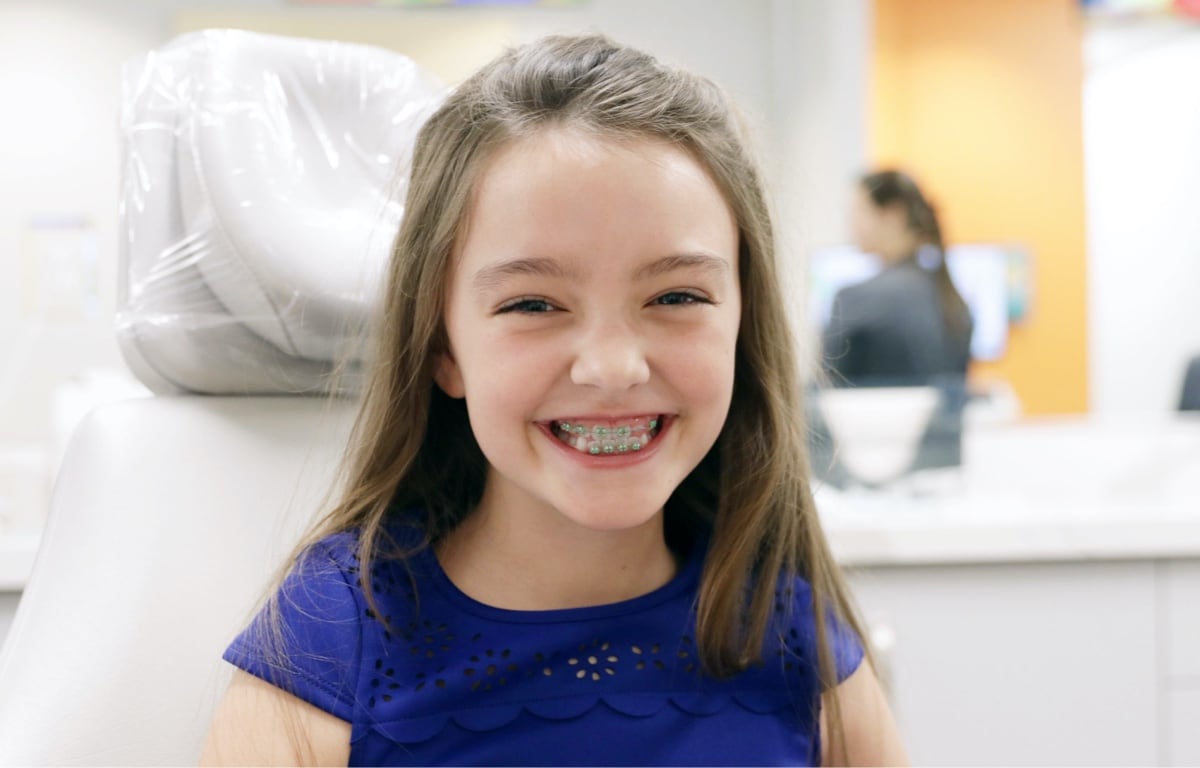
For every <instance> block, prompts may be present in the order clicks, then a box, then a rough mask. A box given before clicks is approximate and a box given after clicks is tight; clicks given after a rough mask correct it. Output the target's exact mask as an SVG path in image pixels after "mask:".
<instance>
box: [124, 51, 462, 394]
mask: <svg viewBox="0 0 1200 768" xmlns="http://www.w3.org/2000/svg"><path fill="white" fill-rule="evenodd" d="M122 85H123V103H122V115H121V137H122V152H123V158H122V173H123V178H122V190H121V241H120V250H121V259H122V265H121V281H122V283H121V286H120V287H121V293H120V309H119V312H118V317H117V322H118V328H117V332H118V338H119V341H120V343H121V349H122V352H123V354H124V356H125V359H126V362H127V363H128V365H129V366H130V368H131V369H132V370H133V372H134V374H135V375H137V376H138V378H140V379H141V380H142V381H143V382H144V383H145V384H146V385H147V386H148V387H150V388H151V389H152V390H154V391H155V392H158V393H172V392H200V393H211V394H266V393H298V394H302V393H319V392H324V391H327V390H328V389H329V388H330V384H331V380H330V374H331V373H332V372H333V371H334V370H335V369H338V368H339V367H340V368H341V371H342V373H343V374H344V375H342V376H339V377H338V379H337V383H336V386H337V388H338V389H340V390H342V391H347V390H349V391H352V390H354V389H355V388H356V387H357V383H358V375H357V367H358V363H359V362H360V359H361V352H362V350H361V349H360V347H359V344H360V343H361V339H362V334H361V330H362V327H363V326H364V323H365V321H366V320H367V318H368V317H369V315H370V314H371V312H372V310H373V308H374V306H375V304H376V300H377V296H378V289H379V287H380V284H381V282H382V274H383V267H384V265H385V263H386V261H387V256H388V252H389V249H390V246H391V244H392V240H393V239H394V237H395V233H396V229H397V227H398V225H399V221H400V215H401V213H402V211H401V206H402V202H403V199H404V192H405V189H406V187H407V182H408V171H409V160H410V157H411V151H412V146H413V143H414V141H415V138H416V134H417V131H418V130H419V129H420V127H421V124H422V123H423V122H424V120H425V119H426V118H427V117H428V115H429V114H430V113H431V112H432V111H433V109H434V108H436V106H437V104H438V103H439V102H440V101H441V99H442V97H443V95H444V93H445V89H444V88H443V87H442V86H441V85H440V84H439V83H438V82H436V80H435V79H434V78H433V77H432V76H431V75H429V74H427V73H425V72H424V71H422V70H421V69H420V68H418V67H417V66H416V64H414V63H413V62H412V61H411V60H410V59H408V58H406V57H404V56H402V55H400V54H397V53H393V52H390V51H386V50H383V49H379V48H374V47H370V46H364V45H352V44H347V43H336V42H324V41H314V40H303V39H292V38H285V37H276V36H270V35H260V34H253V33H249V32H241V31H233V30H210V31H206V32H199V33H193V34H189V35H185V36H182V37H180V38H177V39H175V40H174V41H172V42H171V43H169V44H167V45H166V46H164V47H163V48H161V49H159V50H156V51H152V52H151V53H149V54H147V55H145V56H142V57H140V58H138V59H137V60H135V61H133V62H130V63H129V64H127V65H126V66H125V68H124V71H123V75H122Z"/></svg>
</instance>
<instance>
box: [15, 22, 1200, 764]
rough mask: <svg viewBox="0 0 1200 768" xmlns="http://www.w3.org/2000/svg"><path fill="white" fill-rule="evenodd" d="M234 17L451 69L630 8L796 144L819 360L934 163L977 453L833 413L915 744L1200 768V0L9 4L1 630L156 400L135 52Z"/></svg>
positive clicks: (649, 33) (885, 653) (843, 531)
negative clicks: (966, 321) (60, 506)
mask: <svg viewBox="0 0 1200 768" xmlns="http://www.w3.org/2000/svg"><path fill="white" fill-rule="evenodd" d="M208 28H239V29H247V30H253V31H259V32H269V33H275V34H283V35H291V36H299V37H311V38H319V39H339V40H346V41H356V42H366V43H371V44H374V45H378V46H382V47H386V48H391V49H394V50H398V51H400V52H403V53H405V54H407V55H409V56H411V57H412V58H414V59H415V60H416V61H417V62H418V63H419V64H421V65H423V66H425V67H426V68H428V69H429V70H431V71H432V72H434V73H436V74H437V75H439V76H440V77H441V78H442V79H443V80H444V81H446V82H447V83H454V82H456V81H457V80H460V79H461V78H462V77H464V76H465V75H466V74H467V73H469V72H471V71H472V70H473V69H474V68H475V67H477V66H478V65H479V64H481V63H483V62H484V61H486V60H488V59H490V58H491V57H492V56H493V55H494V54H495V53H497V52H498V51H499V50H500V49H501V48H502V47H504V46H505V45H508V44H512V43H518V42H522V41H526V40H530V39H533V38H536V37H539V36H541V35H543V34H547V33H551V32H580V31H600V32H604V33H606V34H608V35H610V36H612V37H614V38H617V39H619V40H621V41H624V42H629V43H632V44H635V45H638V46H640V47H643V48H645V49H648V50H649V51H651V52H653V53H655V54H657V55H659V56H660V57H662V58H664V59H666V60H668V61H671V62H674V63H677V64H680V65H682V66H685V67H687V68H690V69H693V70H696V71H699V72H701V73H703V74H706V75H708V76H709V77H711V78H712V79H714V80H715V81H717V82H718V83H720V84H721V85H723V86H724V87H725V88H726V89H727V90H728V91H729V92H730V93H731V94H732V95H733V97H734V98H735V100H736V101H737V102H738V103H739V104H740V106H741V107H742V109H743V111H744V115H745V118H746V121H747V124H748V125H749V126H750V129H751V132H752V133H753V135H754V138H755V140H756V143H757V151H758V153H759V155H760V156H761V158H762V159H763V165H764V168H765V170H766V172H767V175H768V180H769V183H770V186H771V193H772V197H773V201H772V202H773V207H774V210H775V214H776V220H777V223H778V227H779V237H780V242H781V250H780V258H781V260H782V262H783V264H784V267H785V272H786V280H787V286H788V291H789V296H790V297H791V298H792V300H793V304H792V306H793V310H794V311H793V316H794V320H795V324H796V330H797V338H798V340H799V343H800V344H801V353H802V359H803V360H804V361H805V371H806V373H808V374H809V375H810V378H812V379H813V381H816V380H818V379H819V378H820V377H819V375H818V373H819V371H820V363H819V359H820V348H819V343H818V338H819V332H820V330H821V326H822V324H823V323H824V322H826V321H827V315H828V307H829V304H830V302H831V301H832V298H833V296H834V295H835V293H836V291H837V290H839V289H841V288H843V287H844V286H847V285H850V284H853V283H855V282H857V281H860V280H863V279H865V278H866V277H868V276H869V275H870V274H872V271H873V269H874V268H873V267H872V266H871V265H869V264H864V262H863V260H862V256H863V254H861V253H858V252H857V251H856V250H855V249H854V247H853V246H852V245H851V236H850V231H849V210H850V206H851V200H852V191H853V187H854V183H855V180H856V179H857V178H858V177H859V176H860V175H861V174H862V173H864V172H866V171H868V170H872V169H876V168H884V167H895V168H901V169H903V170H905V171H907V172H909V173H911V174H912V175H913V176H914V177H915V178H916V179H917V180H919V182H920V183H921V186H922V188H923V189H924V191H925V193H926V195H927V196H928V197H929V199H930V200H931V202H933V203H934V205H935V206H936V208H937V210H938V212H939V215H940V216H941V223H942V228H943V232H944V235H945V240H946V242H947V244H948V246H949V248H948V252H947V258H948V259H951V260H952V262H953V263H951V264H950V266H951V268H952V269H951V271H952V273H954V276H955V280H956V284H957V285H958V288H959V291H960V292H961V293H962V294H963V296H964V298H965V299H966V300H967V303H968V305H969V306H970V307H971V309H972V312H973V314H974V316H975V323H976V329H975V330H976V334H977V336H976V337H975V338H973V340H972V342H973V343H972V357H973V359H972V361H971V363H970V367H969V370H968V374H967V390H968V400H967V405H966V410H965V411H964V416H963V421H962V424H961V430H962V434H961V436H960V437H959V438H956V439H961V441H962V443H961V444H962V459H961V461H955V462H953V466H950V467H943V468H941V469H940V470H938V471H933V472H930V471H926V472H921V471H915V470H917V469H919V462H918V463H913V462H912V461H911V458H912V457H911V449H912V442H913V439H912V435H911V434H909V433H911V432H912V430H913V429H916V427H913V428H909V430H908V432H904V429H903V428H902V427H896V430H893V431H892V432H888V431H887V430H883V431H880V430H879V429H878V426H879V424H880V423H881V422H886V421H887V417H886V416H880V417H878V418H876V417H874V416H873V417H872V418H871V419H868V420H869V421H871V423H870V424H861V423H853V424H847V423H846V422H845V421H844V420H843V419H841V417H839V416H837V415H836V414H835V411H834V410H833V406H832V405H831V406H830V408H831V410H829V411H827V413H826V415H827V416H829V418H830V425H829V426H830V436H829V440H830V441H831V442H830V445H831V446H832V450H833V453H834V454H837V455H839V456H841V457H842V458H844V459H846V460H847V465H848V466H852V467H853V466H859V467H863V466H867V465H869V464H871V462H872V461H875V460H878V462H882V463H883V464H884V465H888V466H891V465H894V466H895V471H893V472H884V475H881V476H880V477H881V478H882V479H881V480H880V479H879V478H876V479H875V480H871V481H869V482H868V480H869V478H868V477H867V474H866V472H867V470H863V473H864V474H862V475H861V476H859V477H858V478H857V479H856V478H854V477H850V479H849V480H845V479H844V478H843V480H844V481H843V482H836V483H835V482H832V481H831V482H830V483H829V484H828V485H825V484H821V485H819V487H818V500H819V502H821V504H822V506H823V514H824V515H825V516H826V519H827V525H828V529H829V531H830V536H831V539H832V540H833V543H834V548H835V551H837V552H838V554H839V556H840V557H841V559H842V561H843V562H844V563H845V564H846V566H847V567H848V568H850V569H851V570H852V573H853V574H854V579H855V583H856V585H857V586H858V588H859V598H860V600H861V601H862V603H863V608H864V611H865V613H866V615H867V616H868V620H869V622H870V623H871V625H872V627H873V628H874V629H873V633H874V634H875V637H874V640H875V641H876V645H877V646H878V648H879V649H880V658H881V660H882V661H881V666H882V667H883V668H884V670H883V671H884V672H885V673H886V675H885V676H886V679H887V681H888V683H889V685H890V686H891V690H892V694H893V700H894V704H895V706H896V708H897V713H898V716H899V718H900V720H901V725H902V727H904V728H905V731H906V734H907V735H908V738H909V740H910V742H911V748H912V752H913V757H914V759H915V760H917V761H918V762H922V763H958V764H965V763H974V764H995V763H1006V764H1049V763H1055V764H1067V763H1077V764H1150V763H1158V764H1189V763H1193V764H1194V763H1200V658H1197V655H1196V652H1195V650H1194V649H1195V648H1200V615H1198V613H1200V611H1198V609H1197V608H1196V607H1195V606H1197V605H1200V464H1198V463H1197V462H1198V461H1200V424H1198V423H1197V422H1196V421H1195V419H1194V418H1192V417H1190V416H1189V414H1188V413H1187V412H1186V411H1185V405H1186V403H1185V402H1184V380H1185V371H1186V370H1187V366H1188V363H1189V361H1190V360H1192V359H1193V358H1195V357H1197V356H1200V300H1197V295H1198V294H1200V215H1198V211H1197V202H1196V199H1197V197H1196V192H1195V190H1196V182H1197V178H1198V177H1200V140H1198V137H1200V98H1198V96H1197V85H1196V82H1197V80H1196V78H1197V74H1198V73H1200V3H1196V2H1189V1H1187V0H1174V1H1173V2H1172V1H1171V0H1159V1H1157V2H1156V1H1153V0H1142V1H1141V2H1135V1H1134V0H1124V2H1122V1H1120V0H1108V1H1104V0H1098V1H1094V2H1083V1H1081V0H738V1H737V2H731V1H730V0H543V1H542V2H536V1H531V0H524V1H521V0H512V1H509V2H506V1H505V0H490V1H488V0H473V1H472V0H457V1H455V0H440V1H439V0H390V1H389V0H377V1H376V2H368V1H366V0H362V1H359V2H355V1H354V0H340V1H338V0H328V1H327V2H321V1H320V0H207V1H205V0H37V1H36V2H34V1H33V0H28V1H25V0H0V104H3V105H4V107H3V109H2V110H0V112H2V114H3V117H2V118H0V637H2V636H3V634H4V632H5V631H6V630H7V627H8V624H9V623H10V622H11V619H12V615H13V611H14V610H15V606H16V605H17V603H18V601H19V598H20V593H21V589H22V587H23V585H24V581H25V579H26V578H27V576H28V572H29V569H30V564H31V563H32V559H33V557H34V554H35V552H36V548H37V542H38V538H39V535H40V531H41V528H42V525H43V522H44V519H45V511H46V509H47V508H48V505H49V499H50V494H51V491H52V486H53V478H54V474H55V471H56V469H57V466H58V462H59V460H60V458H61V455H62V452H63V450H64V447H65V445H66V442H67V440H68V438H69V435H70V433H71V431H72V429H73V428H74V427H75V425H76V424H78V422H79V419H80V418H81V417H82V415H83V414H84V413H86V412H87V411H88V410H90V409H91V408H93V407H95V406H96V405H99V404H102V403H105V402H110V401H114V400H120V399H125V398H129V397H141V396H146V395H148V393H147V392H146V390H145V388H144V387H142V385H141V384H139V383H138V382H137V380H136V379H134V378H133V377H132V376H131V375H130V374H129V373H128V371H127V368H126V366H125V364H124V363H123V361H122V358H121V354H120V352H119V350H118V346H117V342H116V337H115V335H114V329H113V321H114V316H115V314H116V312H117V310H118V309H119V308H118V306H117V302H118V298H117V296H118V294H117V285H118V269H119V265H118V247H117V240H118V215H117V202H118V193H119V188H120V182H119V168H120V162H119V156H118V155H119V141H118V114H119V111H120V107H121V98H122V95H121V92H120V82H121V78H120V72H121V66H122V64H124V63H125V62H127V61H129V60H131V59H133V58H134V57H137V56H139V55H142V54H144V53H146V52H147V51H149V50H151V49H154V48H157V47H159V46H162V45H163V44H165V43H166V42H167V41H168V40H170V39H172V38H173V37H175V36H177V35H179V34H182V33H185V32H190V31H195V30H201V29H208ZM830 402H831V403H832V400H831V401H830ZM904 402H906V401H895V402H893V403H891V404H890V405H889V404H887V403H883V404H882V405H880V404H879V403H877V402H872V403H868V402H866V401H859V402H857V403H853V404H851V405H850V406H848V407H849V408H850V412H851V413H855V414H859V417H860V418H859V421H862V414H876V413H887V412H888V409H889V408H892V409H895V408H901V409H903V408H908V407H909V406H906V405H904V404H903V403H904ZM897 403H899V405H897ZM871 408H882V409H883V410H882V411H873V410H870V409H871ZM909 412H911V411H909ZM851 421H853V420H851ZM918 426H919V425H918ZM897 430H898V431H897ZM901 433H903V434H901ZM881 446H882V448H883V449H888V450H890V449H894V452H898V455H899V458H896V457H895V456H890V455H889V456H884V457H883V458H880V457H879V456H877V455H875V454H872V450H875V449H880V448H881ZM906 451H908V453H906ZM885 452H886V451H885ZM868 454H869V455H868ZM863 456H866V458H865V459H863V458H862V457H863ZM863 462H865V464H864V463H863ZM889 462H890V464H889ZM875 466H878V463H877V464H876V465H875ZM851 474H852V475H853V473H851ZM876 480H878V481H876ZM1098 679H1102V680H1103V685H1100V687H1099V689H1097V685H1098V683H1097V680H1098ZM1097 690H1100V691H1106V692H1107V694H1106V695H1104V696H1102V695H1097V693H1096V691H1097ZM1035 701H1036V702H1037V705H1036V706H1034V705H1033V702H1035Z"/></svg>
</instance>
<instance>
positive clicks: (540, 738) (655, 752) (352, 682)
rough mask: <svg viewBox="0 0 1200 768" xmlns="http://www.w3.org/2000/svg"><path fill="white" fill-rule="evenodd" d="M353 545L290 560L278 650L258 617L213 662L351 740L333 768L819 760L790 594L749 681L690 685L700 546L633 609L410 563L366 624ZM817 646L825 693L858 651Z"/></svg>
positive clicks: (326, 547) (807, 640) (386, 564)
mask: <svg viewBox="0 0 1200 768" xmlns="http://www.w3.org/2000/svg"><path fill="white" fill-rule="evenodd" d="M410 540H411V536H410ZM416 541H419V538H418V539H416ZM357 543H358V542H357V537H356V535H355V534H354V533H341V534H336V535H334V536H331V537H329V538H327V539H325V540H323V541H321V542H319V543H318V544H317V545H315V546H314V547H312V548H310V549H309V550H308V551H307V552H306V553H305V554H304V555H302V556H301V557H300V558H299V559H298V561H297V563H296V566H295V567H294V568H293V570H292V572H291V574H290V575H289V576H288V578H287V579H286V580H285V582H284V584H283V585H282V587H281V589H280V593H279V595H278V597H279V600H278V604H279V613H280V617H281V619H282V621H281V624H282V630H283V632H282V643H283V647H282V648H279V647H278V643H277V642H276V643H272V642H271V641H270V640H269V638H270V637H271V636H272V633H271V632H270V631H269V629H268V627H267V622H266V620H265V618H264V616H265V614H259V616H258V617H256V618H255V620H254V621H252V622H251V624H250V626H249V627H247V628H246V630H245V631H243V632H242V634H241V635H239V636H238V637H237V639H235V640H234V642H233V643H232V644H231V645H230V647H229V648H228V649H227V650H226V652H225V654H224V658H225V660H226V661H229V662H230V663H232V664H234V665H235V666H237V667H239V668H241V669H243V670H245V671H247V672H249V673H250V674H253V675H255V676H257V677H260V678H263V679H265V680H267V681H269V682H271V683H273V684H274V685H277V686H279V687H281V688H283V689H284V690H287V691H289V692H291V693H293V694H295V695H296V696H298V697H299V698H301V699H303V700H305V701H307V702H309V703H311V704H313V705H315V706H317V707H319V708H320V709H322V710H325V711H327V712H330V713H332V714H333V715H335V716H336V717H339V718H341V719H343V720H346V721H348V722H350V723H351V750H350V765H682V764H687V765H778V764H791V765H800V764H811V763H813V762H815V761H816V760H817V759H818V758H819V745H818V741H817V729H816V716H817V712H818V707H819V685H818V682H817V677H816V669H815V667H816V645H815V631H814V627H813V619H812V614H811V603H810V600H811V592H810V589H809V587H808V585H807V583H806V582H805V581H803V580H802V579H796V580H795V581H794V582H791V583H785V582H781V586H780V588H779V589H778V590H777V598H778V599H777V601H776V616H775V622H774V624H773V626H772V630H771V631H770V632H769V633H768V640H767V641H766V647H765V653H764V657H763V658H764V663H763V664H762V665H760V666H755V667H752V668H751V669H750V670H748V671H746V672H743V673H741V674H739V675H737V676H734V677H732V678H729V679H721V680H718V679H714V678H712V677H710V676H706V675H703V674H702V673H701V664H700V659H699V657H698V654H697V650H696V641H695V611H694V602H695V599H696V595H697V589H698V587H699V583H700V573H701V569H702V565H703V559H704V547H703V546H702V545H697V546H695V547H693V551H692V552H691V553H690V555H689V556H688V558H687V561H686V564H685V565H684V566H683V567H682V568H681V569H680V571H679V573H678V574H677V575H676V576H675V578H673V579H672V580H671V581H670V582H669V583H667V584H666V585H664V586H663V587H661V588H659V589H657V590H655V591H653V592H651V593H649V594H646V595H643V596H641V597H637V598H634V599H631V600H626V601H623V602H619V603H615V604H610V605H602V606H596V607H589V608H575V609H567V610H553V611H510V610H502V609H498V608H494V607H491V606H487V605H484V604H482V603H479V602H477V601H475V600H473V599H471V598H470V597H468V596H467V595H465V594H464V593H462V592H461V591H460V590H458V589H457V587H455V586H454V584H453V583H452V582H451V581H450V580H449V578H448V577H447V576H446V574H445V573H444V572H443V571H442V569H441V567H440V566H439V565H438V562H437V558H436V557H435V556H434V554H433V552H432V551H431V550H430V549H429V548H424V549H420V550H418V551H417V552H416V554H414V555H412V556H411V557H409V558H407V561H402V560H400V559H382V558H381V559H379V560H378V561H377V562H376V563H374V565H373V567H372V569H371V572H370V574H369V577H370V578H369V579H368V581H369V584H370V587H371V589H372V590H373V592H374V596H375V599H376V600H377V601H378V602H377V605H378V609H379V611H378V613H376V612H375V611H373V610H371V608H370V607H369V606H368V604H367V601H366V598H365V595H364V593H363V590H362V588H361V587H360V585H359V568H358V560H357V556H356V554H355V550H356V547H357ZM406 562H407V565H406ZM789 602H790V608H791V610H790V611H789V610H788V609H789ZM830 637H831V640H832V641H833V648H834V653H835V658H836V662H837V667H838V677H839V680H841V679H844V678H845V677H847V676H849V675H850V674H851V673H852V672H853V671H854V670H855V669H856V668H857V666H858V664H859V663H860V661H861V659H862V655H863V653H862V648H861V646H860V644H859V641H858V639H857V637H855V636H854V635H853V633H852V632H850V631H848V630H846V629H845V628H844V627H840V625H836V624H834V625H832V628H831V629H830Z"/></svg>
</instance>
